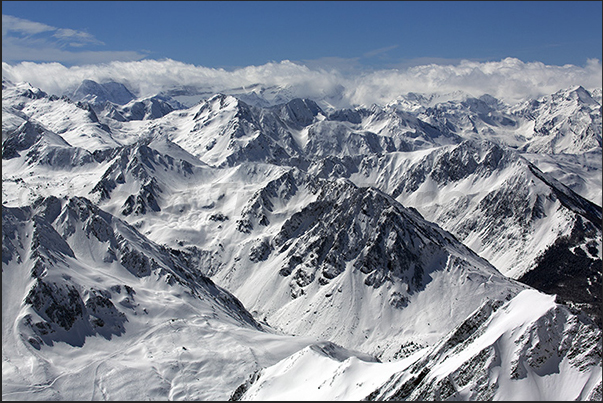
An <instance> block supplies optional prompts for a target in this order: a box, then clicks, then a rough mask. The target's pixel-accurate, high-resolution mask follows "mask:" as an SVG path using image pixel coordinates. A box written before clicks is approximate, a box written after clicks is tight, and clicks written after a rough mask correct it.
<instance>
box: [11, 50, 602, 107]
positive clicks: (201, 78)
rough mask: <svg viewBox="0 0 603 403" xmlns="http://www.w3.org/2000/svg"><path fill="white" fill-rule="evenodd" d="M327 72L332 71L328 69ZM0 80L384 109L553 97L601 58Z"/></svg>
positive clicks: (29, 66)
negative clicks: (231, 92)
mask: <svg viewBox="0 0 603 403" xmlns="http://www.w3.org/2000/svg"><path fill="white" fill-rule="evenodd" d="M331 67H332V66H331ZM2 76H3V77H4V78H8V79H9V80H11V81H14V82H18V81H28V82H30V83H31V84H32V85H34V86H37V87H40V88H41V89H43V90H44V91H47V92H49V93H55V94H58V95H61V94H63V93H64V92H65V91H67V90H69V89H73V88H74V87H75V86H77V85H78V84H79V83H80V82H81V81H82V80H83V79H92V80H95V81H97V82H105V81H109V80H115V81H119V82H123V83H124V84H126V85H127V86H128V88H130V89H131V90H132V91H134V92H136V93H137V94H138V95H140V96H149V95H153V94H156V93H158V92H160V91H162V90H167V89H170V88H174V87H178V86H194V87H203V88H205V89H206V90H209V91H215V92H219V91H220V90H225V89H229V88H236V87H242V86H249V85H252V84H263V85H265V86H274V85H278V86H282V87H287V88H289V89H290V91H291V92H293V93H294V94H295V95H296V96H300V97H308V98H314V99H318V98H324V97H329V96H330V97H331V101H332V102H334V104H335V106H337V107H349V106H352V105H361V104H364V105H370V104H372V103H378V104H384V103H387V102H389V101H391V100H392V99H395V98H396V97H398V96H400V95H403V94H406V93H408V92H419V93H432V92H435V93H448V92H452V91H457V90H461V91H464V92H466V93H469V94H471V95H473V96H480V95H482V94H485V93H487V94H490V95H493V96H495V97H497V98H499V99H502V100H503V101H506V102H508V103H510V104H512V103H515V102H519V101H522V100H524V99H526V98H534V97H538V96H541V95H545V94H550V93H553V92H555V91H557V90H559V89H562V88H567V87H570V86H573V85H582V86H584V87H585V88H589V89H591V88H595V87H601V85H602V69H601V61H599V60H597V59H592V60H589V61H588V62H587V63H586V65H585V66H575V65H565V66H550V65H545V64H543V63H539V62H530V63H524V62H522V61H521V60H518V59H514V58H507V59H503V60H501V61H495V62H475V61H461V62H460V63H458V64H456V65H450V64H447V65H440V64H433V63H432V64H426V65H420V66H413V67H409V68H406V69H389V70H373V71H363V70H358V71H355V72H349V71H348V72H345V74H344V73H342V72H341V71H339V70H337V69H336V68H330V69H328V70H327V69H324V68H318V67H315V68H311V67H308V66H305V65H302V64H300V63H293V62H290V61H287V60H285V61H282V62H280V63H267V64H264V65H261V66H248V67H243V68H239V69H235V70H233V71H226V70H224V69H214V68H208V67H202V66H194V65H191V64H186V63H182V62H178V61H174V60H170V59H166V60H141V61H134V62H131V61H115V62H111V63H106V64H90V65H83V66H72V67H65V66H63V65H62V64H59V63H41V64H40V63H29V62H28V63H20V64H16V65H10V64H8V63H3V64H2Z"/></svg>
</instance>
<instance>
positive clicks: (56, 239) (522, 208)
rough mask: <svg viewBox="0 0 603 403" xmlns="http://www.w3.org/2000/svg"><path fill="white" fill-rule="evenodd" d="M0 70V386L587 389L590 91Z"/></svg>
mask: <svg viewBox="0 0 603 403" xmlns="http://www.w3.org/2000/svg"><path fill="white" fill-rule="evenodd" d="M336 96H337V94H333V93H328V94H327V95H325V96H324V97H322V98H321V97H319V98H315V99H308V98H303V97H299V96H298V95H297V94H296V91H295V89H294V88H288V87H286V86H283V87H278V86H264V85H262V84H257V85H255V86H249V87H244V88H230V87H224V88H218V89H216V88H211V89H208V88H202V87H200V88H191V87H175V88H173V89H172V90H170V91H163V92H161V93H158V94H156V95H154V96H151V97H148V96H145V97H139V96H138V95H137V93H136V91H135V90H133V89H129V88H128V86H127V83H120V82H116V81H107V82H95V81H93V80H90V79H87V80H84V81H82V82H81V83H80V84H79V85H77V86H76V87H74V88H70V89H69V90H68V91H66V92H65V93H60V94H50V93H46V92H44V91H42V90H41V89H39V88H35V87H33V86H31V85H30V84H28V83H26V82H12V81H9V80H6V79H3V81H2V398H3V400H168V399H169V400H229V399H230V400H597V401H599V400H601V398H602V364H601V354H602V335H601V330H602V327H603V324H602V312H601V303H602V293H603V291H602V290H603V280H602V270H601V267H602V258H603V251H602V241H601V238H602V221H603V218H602V208H601V206H602V191H601V189H602V182H601V175H602V172H603V170H602V120H601V88H592V89H586V88H583V87H581V86H575V87H570V88H566V89H563V90H560V91H558V92H555V93H552V94H549V95H546V96H543V97H540V98H537V99H525V100H523V101H521V102H519V103H517V104H513V105H509V104H506V103H505V102H503V101H501V100H499V99H496V98H494V97H493V96H491V95H488V94H480V95H479V96H478V97H474V96H473V95H470V94H467V93H463V92H460V91H457V92H453V93H449V94H435V93H434V94H428V93H424V94H423V93H422V94H419V93H412V92H411V93H406V94H400V95H399V96H398V97H397V98H395V99H392V100H390V102H388V103H385V104H373V105H357V106H355V107H352V108H346V109H341V108H336V107H334V106H333V102H332V101H333V99H335V98H334V97H336Z"/></svg>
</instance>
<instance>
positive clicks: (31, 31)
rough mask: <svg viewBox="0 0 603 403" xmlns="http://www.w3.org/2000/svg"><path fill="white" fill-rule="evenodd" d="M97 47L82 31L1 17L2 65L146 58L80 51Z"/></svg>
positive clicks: (136, 54) (138, 54)
mask: <svg viewBox="0 0 603 403" xmlns="http://www.w3.org/2000/svg"><path fill="white" fill-rule="evenodd" d="M99 45H101V46H102V45H104V43H103V42H102V41H100V40H98V39H96V38H95V37H94V36H93V35H91V34H89V33H87V32H84V31H77V30H74V29H69V28H57V27H52V26H50V25H46V24H42V23H39V22H35V21H29V20H26V19H23V18H17V17H14V16H11V15H4V14H3V15H2V61H7V62H14V61H20V60H28V61H36V62H61V63H66V64H90V63H103V62H109V61H113V60H122V61H134V60H140V59H143V58H144V57H145V56H146V55H145V54H144V53H141V52H136V51H97V50H88V49H83V48H85V47H86V46H99ZM72 49H78V51H73V50H72Z"/></svg>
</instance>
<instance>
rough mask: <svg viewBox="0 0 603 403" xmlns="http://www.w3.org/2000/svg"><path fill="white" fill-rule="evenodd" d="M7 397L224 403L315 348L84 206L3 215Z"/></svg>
mask: <svg viewBox="0 0 603 403" xmlns="http://www.w3.org/2000/svg"><path fill="white" fill-rule="evenodd" d="M2 227H3V228H2V234H3V242H2V245H3V251H2V259H3V264H2V268H3V271H2V276H3V278H2V340H3V349H2V351H3V365H2V369H3V377H2V378H3V388H2V393H3V399H8V400H13V399H28V400H29V399H44V400H55V399H56V400H71V399H74V400H79V399H93V400H94V399H103V400H136V399H140V398H144V399H152V400H166V399H202V400H224V399H226V398H227V397H228V395H229V393H230V392H231V391H232V389H234V388H235V387H236V385H237V384H238V383H240V382H241V379H243V378H244V377H245V376H246V374H247V373H248V372H251V371H255V370H257V369H259V367H260V366H265V365H272V364H273V363H275V362H276V361H278V360H280V359H282V358H283V357H286V356H287V355H289V354H292V353H293V352H295V351H297V350H298V349H300V348H303V347H305V346H307V345H309V344H311V343H313V342H315V341H314V340H313V339H309V338H295V339H293V338H292V337H288V336H278V335H276V334H274V333H271V332H266V331H262V326H261V325H259V324H258V323H257V322H256V321H255V320H254V319H253V318H252V317H251V315H250V314H249V313H248V312H247V311H246V310H245V308H244V307H243V306H242V305H241V304H240V302H238V300H237V299H236V298H235V297H234V296H232V295H231V294H229V293H228V292H226V291H224V290H223V289H220V288H219V287H217V286H215V285H214V284H213V282H212V281H211V280H209V279H208V278H206V277H204V276H203V275H201V274H200V273H199V272H198V271H197V270H195V269H194V268H193V267H191V266H188V265H187V263H186V262H185V261H184V260H182V259H181V258H179V257H178V255H177V254H175V253H173V251H170V250H169V249H166V248H164V247H161V246H159V245H156V244H154V243H153V242H152V241H150V240H148V239H147V238H145V237H144V236H143V235H141V234H140V233H138V232H137V231H136V230H135V229H134V228H132V227H130V226H129V225H128V224H126V223H125V222H123V221H121V220H119V219H117V218H115V217H113V216H111V215H110V214H108V213H106V212H104V211H102V210H100V209H98V208H97V207H95V206H94V205H93V204H92V203H91V202H90V201H88V200H86V199H84V198H77V197H74V198H68V199H57V198H54V197H48V198H46V199H40V200H38V202H37V203H35V204H34V205H32V206H26V207H22V208H8V207H4V208H3V217H2Z"/></svg>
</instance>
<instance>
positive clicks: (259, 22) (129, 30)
mask: <svg viewBox="0 0 603 403" xmlns="http://www.w3.org/2000/svg"><path fill="white" fill-rule="evenodd" d="M601 5H602V2H600V1H587V2H579V1H567V2H565V1H551V2H546V1H535V2H527V1H520V2H508V1H503V2H495V1H483V2H480V1H469V2H456V1H446V2H428V1H410V2H406V1H385V2H378V1H370V2H364V1H350V2H348V1H334V2H324V1H309V2H306V1H300V2H294V1H267V2H254V1H242V2H237V1H217V2H208V1H199V2H196V1H183V2H177V1H169V2H167V1H166V2H162V1H149V2H147V1H134V2H127V1H114V2H104V1H67V2H54V1H43V2H37V1H36V2H32V1H3V2H2V14H3V22H2V45H3V46H2V48H3V50H2V59H3V61H5V62H9V63H11V64H14V63H18V62H20V61H23V60H27V61H35V62H51V61H57V62H60V63H62V64H64V65H66V66H73V65H80V64H89V63H106V62H110V61H114V60H121V61H134V60H142V59H156V60H160V59H165V58H169V59H173V60H177V61H180V62H184V63H190V64H194V65H197V66H206V67H212V68H224V69H227V70H228V69H234V68H237V67H243V66H251V65H263V64H265V63H268V62H279V61H282V60H291V61H294V62H299V63H303V64H306V65H308V66H312V67H337V68H338V69H340V70H346V69H359V68H361V69H362V68H368V69H381V68H394V67H404V66H412V65H419V64H428V63H437V64H455V63H458V62H459V61H460V60H461V59H466V60H473V61H480V62H484V61H497V60H502V59H503V58H506V57H513V58H517V59H520V60H522V61H524V62H532V61H539V62H542V63H544V64H547V65H559V66H561V65H564V64H574V65H578V66H583V65H585V64H586V62H587V60H588V59H599V60H601V58H602V57H601V49H602V41H601V36H602V32H603V29H602V17H601V16H602V7H601Z"/></svg>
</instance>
